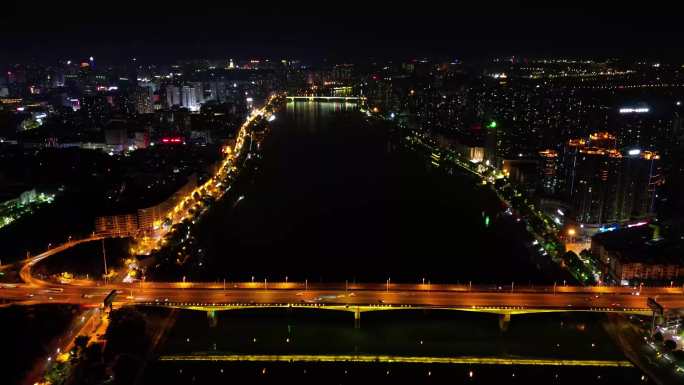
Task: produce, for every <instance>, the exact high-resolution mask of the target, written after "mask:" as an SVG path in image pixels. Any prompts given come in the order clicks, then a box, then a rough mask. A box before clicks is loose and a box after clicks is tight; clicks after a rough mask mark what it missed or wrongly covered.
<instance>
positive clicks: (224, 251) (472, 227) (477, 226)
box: [183, 102, 553, 284]
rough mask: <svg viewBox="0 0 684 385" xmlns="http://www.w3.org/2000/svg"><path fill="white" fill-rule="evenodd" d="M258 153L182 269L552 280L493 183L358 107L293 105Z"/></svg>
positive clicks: (229, 274)
mask: <svg viewBox="0 0 684 385" xmlns="http://www.w3.org/2000/svg"><path fill="white" fill-rule="evenodd" d="M261 159H262V160H261V161H258V162H255V163H254V165H255V166H256V167H258V170H257V171H255V172H254V173H252V174H251V175H248V176H247V177H243V180H242V181H241V182H240V183H238V184H237V185H236V186H234V187H235V188H234V189H233V195H232V196H229V198H227V199H226V200H225V201H224V202H221V203H219V204H218V205H217V206H216V207H215V208H213V209H212V210H211V212H210V213H209V214H208V215H207V216H206V217H204V218H203V219H202V220H201V223H200V224H199V226H197V227H196V231H193V234H194V236H196V237H197V242H198V246H197V248H198V249H202V253H203V255H204V257H202V258H201V261H200V262H202V266H201V267H199V263H198V262H197V261H195V270H194V271H192V272H191V273H190V275H191V277H189V278H192V279H195V280H213V279H218V280H220V279H223V278H227V279H249V277H250V276H252V275H253V276H256V279H263V278H268V279H269V280H283V279H284V278H285V277H286V276H288V277H289V279H290V280H294V279H304V278H307V279H309V280H319V279H320V280H325V281H332V280H336V281H340V280H345V279H349V280H350V281H351V280H357V281H381V282H382V281H384V280H386V279H387V278H388V277H391V279H392V280H394V281H396V282H398V281H407V282H416V281H420V280H421V279H422V278H426V280H431V281H432V282H438V281H448V282H456V281H460V282H465V281H469V280H472V281H473V282H483V283H506V284H510V282H511V281H516V282H519V283H528V282H530V281H531V282H549V281H553V279H552V278H553V277H551V275H553V274H552V273H541V272H540V271H539V269H537V268H536V263H533V262H531V261H530V257H529V255H528V251H527V249H525V248H524V247H523V242H529V240H528V239H524V237H525V232H524V229H522V228H521V227H520V226H516V225H517V224H511V223H505V221H504V220H503V219H501V220H499V219H497V218H499V217H498V215H497V213H499V212H500V211H501V207H502V206H501V203H500V202H499V201H498V200H497V199H496V196H495V195H494V194H493V192H492V191H491V190H489V189H488V188H486V187H482V186H479V185H478V183H477V181H476V180H474V179H473V178H472V177H471V176H469V175H465V174H459V171H456V173H455V174H454V175H449V174H448V173H446V172H445V171H443V170H442V169H436V168H434V167H433V166H432V165H431V164H430V161H429V158H427V157H426V156H425V155H424V154H416V153H413V152H411V151H408V150H406V149H402V147H401V146H400V140H399V134H398V133H393V132H391V129H390V128H389V127H388V126H387V125H383V124H382V123H371V122H368V121H367V120H365V119H364V118H363V117H362V115H361V114H360V113H359V112H358V111H357V110H356V108H355V107H353V106H349V105H343V104H336V103H307V102H302V103H289V104H288V105H287V108H286V110H285V111H281V112H280V113H279V115H278V119H277V120H276V121H275V122H274V124H273V127H272V131H271V133H270V135H269V136H268V138H267V139H266V141H265V143H264V144H263V146H262V152H261ZM239 195H244V197H245V198H244V199H243V200H242V201H240V202H239V203H237V204H236V203H235V201H236V198H237V196H239ZM483 212H485V213H486V214H487V215H490V216H491V217H492V218H494V221H493V224H491V225H490V226H489V227H485V224H484V220H483V216H482V215H483ZM187 272H188V269H185V270H184V272H183V273H184V274H187Z"/></svg>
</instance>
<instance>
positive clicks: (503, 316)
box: [499, 313, 511, 332]
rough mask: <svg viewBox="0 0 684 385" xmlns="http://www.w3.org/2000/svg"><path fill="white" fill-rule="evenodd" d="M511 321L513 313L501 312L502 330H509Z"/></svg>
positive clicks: (500, 322)
mask: <svg viewBox="0 0 684 385" xmlns="http://www.w3.org/2000/svg"><path fill="white" fill-rule="evenodd" d="M510 323H511V315H510V314H508V313H506V314H499V330H501V331H502V332H505V331H507V330H508V325H509V324H510Z"/></svg>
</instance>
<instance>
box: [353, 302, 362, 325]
mask: <svg viewBox="0 0 684 385" xmlns="http://www.w3.org/2000/svg"><path fill="white" fill-rule="evenodd" d="M354 329H361V311H360V310H359V308H358V306H357V307H356V310H354Z"/></svg>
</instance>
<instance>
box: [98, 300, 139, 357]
mask: <svg viewBox="0 0 684 385" xmlns="http://www.w3.org/2000/svg"><path fill="white" fill-rule="evenodd" d="M109 317H110V323H109V327H108V328H107V333H106V334H105V338H106V339H107V345H106V346H107V352H106V353H107V355H110V357H111V356H113V355H117V354H121V353H130V354H138V353H142V352H143V351H144V349H145V346H146V333H145V331H146V325H147V321H146V320H145V317H144V315H143V314H142V313H140V312H138V311H137V310H135V309H133V308H128V307H124V308H121V309H117V310H115V311H113V312H111V314H110V316H109Z"/></svg>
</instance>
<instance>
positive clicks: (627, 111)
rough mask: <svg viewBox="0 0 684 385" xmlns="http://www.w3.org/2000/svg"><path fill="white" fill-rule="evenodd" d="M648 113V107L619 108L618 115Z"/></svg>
mask: <svg viewBox="0 0 684 385" xmlns="http://www.w3.org/2000/svg"><path fill="white" fill-rule="evenodd" d="M648 111H650V109H649V108H648V107H639V108H620V113H621V114H643V113H646V112H648Z"/></svg>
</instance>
